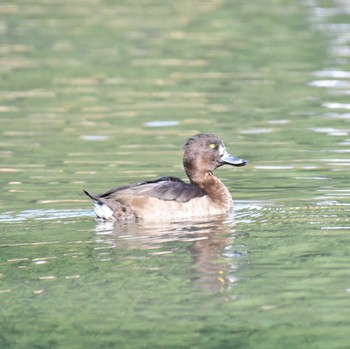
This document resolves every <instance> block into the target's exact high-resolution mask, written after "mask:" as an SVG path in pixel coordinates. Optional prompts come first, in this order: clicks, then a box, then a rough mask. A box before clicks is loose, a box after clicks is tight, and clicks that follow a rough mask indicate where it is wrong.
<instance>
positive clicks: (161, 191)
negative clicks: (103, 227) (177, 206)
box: [98, 177, 206, 203]
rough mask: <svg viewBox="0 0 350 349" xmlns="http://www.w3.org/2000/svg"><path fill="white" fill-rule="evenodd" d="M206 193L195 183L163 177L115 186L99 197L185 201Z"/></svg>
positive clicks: (108, 198)
mask: <svg viewBox="0 0 350 349" xmlns="http://www.w3.org/2000/svg"><path fill="white" fill-rule="evenodd" d="M204 195H206V192H205V191H204V190H202V189H201V188H200V187H198V186H197V185H195V184H188V183H185V182H184V181H182V180H181V179H179V178H176V177H161V178H158V179H156V180H153V181H146V182H142V183H137V184H133V185H129V186H125V187H119V188H114V189H111V190H109V191H107V192H106V193H104V194H102V195H99V196H98V197H99V198H101V199H107V200H118V198H123V197H124V198H125V197H132V196H143V197H152V198H157V199H159V200H165V201H176V202H180V203H184V202H187V201H190V200H191V199H194V198H198V197H202V196H204Z"/></svg>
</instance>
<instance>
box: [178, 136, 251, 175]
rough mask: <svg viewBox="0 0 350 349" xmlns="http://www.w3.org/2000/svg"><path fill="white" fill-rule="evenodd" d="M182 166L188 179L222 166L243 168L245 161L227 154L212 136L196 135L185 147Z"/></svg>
mask: <svg viewBox="0 0 350 349" xmlns="http://www.w3.org/2000/svg"><path fill="white" fill-rule="evenodd" d="M183 149H184V158H183V164H184V168H185V171H186V173H187V175H188V177H189V178H190V179H192V178H195V177H198V176H203V175H205V173H208V172H210V173H211V172H213V171H214V170H215V169H216V168H218V167H220V166H223V165H231V166H245V165H246V163H247V162H246V161H245V160H242V159H240V158H238V157H235V156H233V155H231V154H229V153H228V152H227V150H226V148H225V145H224V143H223V142H222V140H221V139H220V138H219V137H217V136H215V135H213V134H198V135H195V136H193V137H191V138H189V139H188V140H187V141H186V143H185V145H184V146H183Z"/></svg>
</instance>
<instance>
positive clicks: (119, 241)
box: [96, 215, 242, 293]
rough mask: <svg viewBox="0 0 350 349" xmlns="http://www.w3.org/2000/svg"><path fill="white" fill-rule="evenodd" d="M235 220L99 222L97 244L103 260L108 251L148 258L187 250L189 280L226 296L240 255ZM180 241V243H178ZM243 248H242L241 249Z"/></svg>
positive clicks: (223, 218) (234, 279) (226, 217)
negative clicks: (141, 252) (139, 253)
mask: <svg viewBox="0 0 350 349" xmlns="http://www.w3.org/2000/svg"><path fill="white" fill-rule="evenodd" d="M235 235H236V234H235V229H234V222H233V218H232V217H228V216H226V215H225V216H224V217H217V218H215V219H211V220H209V221H208V220H206V221H200V220H197V221H191V222H177V223H165V222H154V223H151V222H142V221H140V222H136V223H135V222H134V223H132V224H130V223H117V222H116V223H109V222H108V223H98V224H97V225H96V236H97V242H100V243H102V245H101V251H100V252H101V256H100V258H101V259H103V258H104V257H105V256H106V255H108V252H106V248H112V249H113V250H114V249H117V250H119V251H123V253H125V251H128V250H147V256H153V255H161V254H169V253H176V252H177V250H178V249H179V248H180V249H181V248H182V249H183V248H187V250H188V251H190V253H191V259H192V265H191V266H190V268H189V269H190V279H191V281H192V283H193V284H195V285H196V286H198V287H200V288H201V289H204V290H209V291H211V292H220V293H224V292H225V290H227V289H228V288H230V287H231V286H232V285H233V284H234V283H235V282H236V278H235V276H234V272H235V270H236V268H237V261H238V259H237V258H238V256H239V255H240V254H241V253H239V254H236V253H235V252H234V250H235V244H234V242H235V241H234V240H235ZM179 242H180V244H179ZM239 249H242V246H239Z"/></svg>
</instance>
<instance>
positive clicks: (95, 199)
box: [83, 189, 103, 204]
mask: <svg viewBox="0 0 350 349" xmlns="http://www.w3.org/2000/svg"><path fill="white" fill-rule="evenodd" d="M83 192H84V193H85V194H86V195H87V196H88V197H89V198H90V199H91V200H92V201H94V202H99V203H101V204H102V203H103V202H102V201H101V199H100V198H99V197H98V196H96V195H94V194H92V193H90V192H88V191H87V190H85V189H83Z"/></svg>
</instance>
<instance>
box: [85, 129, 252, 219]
mask: <svg viewBox="0 0 350 349" xmlns="http://www.w3.org/2000/svg"><path fill="white" fill-rule="evenodd" d="M183 150H184V157H183V166H184V169H185V171H186V174H187V176H188V178H189V180H190V183H186V182H184V181H182V180H181V179H179V178H176V177H161V178H158V179H155V180H151V181H145V182H142V183H137V184H131V185H128V186H123V187H119V188H113V189H110V190H108V191H107V192H105V193H104V194H101V195H94V194H91V193H89V192H88V191H86V190H84V192H85V194H86V195H88V196H89V197H90V198H91V199H92V202H93V204H94V211H95V213H96V216H97V218H98V219H101V220H112V221H119V220H130V219H138V218H140V219H147V220H159V219H162V220H164V219H165V220H175V219H190V218H192V217H200V216H212V215H218V214H225V213H228V212H229V211H230V210H231V209H232V197H231V194H230V192H229V191H228V189H227V188H226V186H225V185H224V184H223V183H222V182H221V181H220V180H219V179H218V178H217V177H215V176H214V174H213V171H214V170H215V169H216V168H218V167H220V166H222V165H232V166H244V165H245V164H246V161H245V160H242V159H240V158H237V157H235V156H232V155H230V154H229V153H228V152H227V151H226V149H225V146H224V143H223V142H222V141H221V140H220V139H219V138H218V137H217V136H215V135H213V134H198V135H195V136H193V137H191V138H189V139H188V140H187V141H186V143H185V145H184V146H183Z"/></svg>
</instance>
